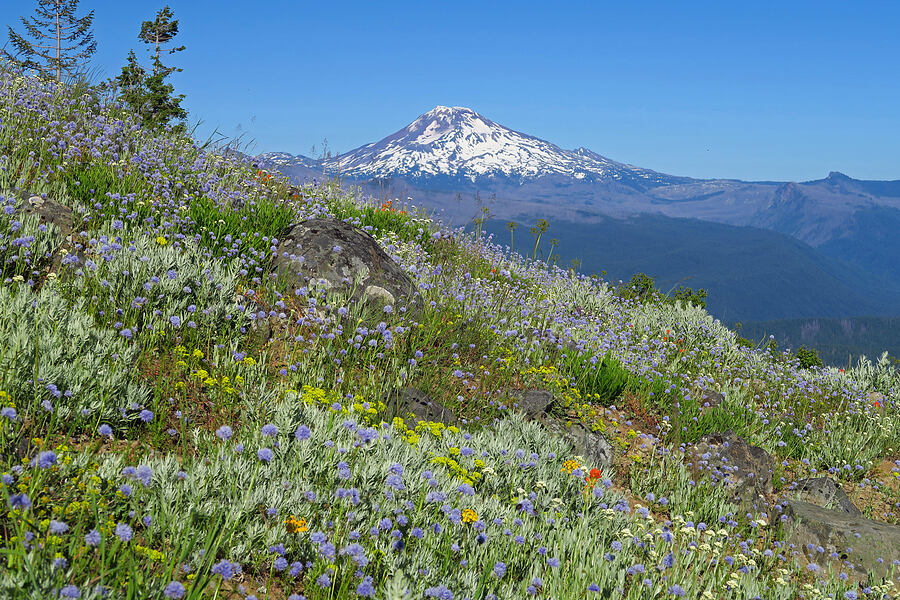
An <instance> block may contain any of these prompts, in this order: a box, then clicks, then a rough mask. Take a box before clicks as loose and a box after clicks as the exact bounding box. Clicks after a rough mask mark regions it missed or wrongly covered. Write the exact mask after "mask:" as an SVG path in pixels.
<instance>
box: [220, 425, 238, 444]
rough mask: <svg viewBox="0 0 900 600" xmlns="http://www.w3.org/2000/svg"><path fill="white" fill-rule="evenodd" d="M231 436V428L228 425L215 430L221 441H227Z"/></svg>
mask: <svg viewBox="0 0 900 600" xmlns="http://www.w3.org/2000/svg"><path fill="white" fill-rule="evenodd" d="M233 434H234V432H232V431H231V427H229V426H228V425H222V426H221V427H219V428H218V429H216V435H217V436H219V439H220V440H222V441H228V440H229V439H231V436H232V435H233Z"/></svg>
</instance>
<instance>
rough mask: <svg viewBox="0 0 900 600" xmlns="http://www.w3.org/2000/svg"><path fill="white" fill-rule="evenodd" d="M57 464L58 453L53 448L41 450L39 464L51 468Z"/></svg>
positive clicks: (43, 467)
mask: <svg viewBox="0 0 900 600" xmlns="http://www.w3.org/2000/svg"><path fill="white" fill-rule="evenodd" d="M55 464H56V453H55V452H53V451H52V450H47V451H45V452H41V453H40V455H38V458H37V466H38V467H40V468H41V469H49V468H50V467H52V466H53V465H55Z"/></svg>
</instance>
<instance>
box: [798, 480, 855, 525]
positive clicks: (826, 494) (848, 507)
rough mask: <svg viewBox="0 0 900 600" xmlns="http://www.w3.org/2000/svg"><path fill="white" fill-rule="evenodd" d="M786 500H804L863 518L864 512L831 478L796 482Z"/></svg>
mask: <svg viewBox="0 0 900 600" xmlns="http://www.w3.org/2000/svg"><path fill="white" fill-rule="evenodd" d="M785 498H787V499H795V500H803V501H804V502H809V503H810V504H815V505H817V506H821V507H822V508H828V509H831V510H839V511H841V512H844V513H847V514H848V515H853V516H857V517H861V516H862V512H861V511H860V510H859V509H858V508H856V505H855V504H853V502H852V501H851V500H850V497H849V496H848V495H847V494H846V492H844V490H843V489H841V486H839V485H838V484H837V483H835V482H834V480H833V479H831V478H829V477H814V478H812V479H801V480H799V481H795V482H794V483H792V484H791V485H790V487H789V488H788V489H787V492H786V493H785Z"/></svg>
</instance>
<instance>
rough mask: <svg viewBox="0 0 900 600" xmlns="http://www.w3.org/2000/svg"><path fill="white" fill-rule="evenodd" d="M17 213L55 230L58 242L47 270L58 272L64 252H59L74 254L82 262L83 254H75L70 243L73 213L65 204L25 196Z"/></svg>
mask: <svg viewBox="0 0 900 600" xmlns="http://www.w3.org/2000/svg"><path fill="white" fill-rule="evenodd" d="M26 196H27V194H26ZM18 213H19V214H21V215H33V216H36V217H37V218H38V221H39V222H40V223H41V224H42V225H48V226H52V227H53V228H54V229H55V231H56V235H57V236H58V241H57V244H56V248H55V250H54V252H53V257H52V260H51V262H50V268H49V270H50V271H51V272H58V271H59V267H60V265H61V264H62V260H63V256H64V254H65V253H64V252H60V251H61V250H65V251H66V252H69V253H75V255H76V256H77V257H78V258H79V261H81V262H83V261H84V256H83V253H81V252H77V251H76V248H75V246H74V244H72V241H71V240H72V237H71V236H72V233H73V232H74V223H75V219H74V213H73V212H72V209H71V208H69V207H68V206H66V205H65V204H60V203H59V202H56V201H54V200H50V199H48V198H43V197H41V196H27V198H25V201H24V202H23V203H22V205H21V206H20V207H19V209H18Z"/></svg>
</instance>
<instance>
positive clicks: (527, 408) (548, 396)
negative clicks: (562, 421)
mask: <svg viewBox="0 0 900 600" xmlns="http://www.w3.org/2000/svg"><path fill="white" fill-rule="evenodd" d="M509 397H510V398H511V399H512V401H513V406H512V408H513V409H514V410H519V411H522V412H523V413H525V416H526V417H527V418H529V419H531V418H534V417H536V416H537V415H538V414H540V413H542V412H544V411H545V410H547V409H548V408H549V407H550V405H551V404H553V392H550V391H549V390H510V391H509Z"/></svg>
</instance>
